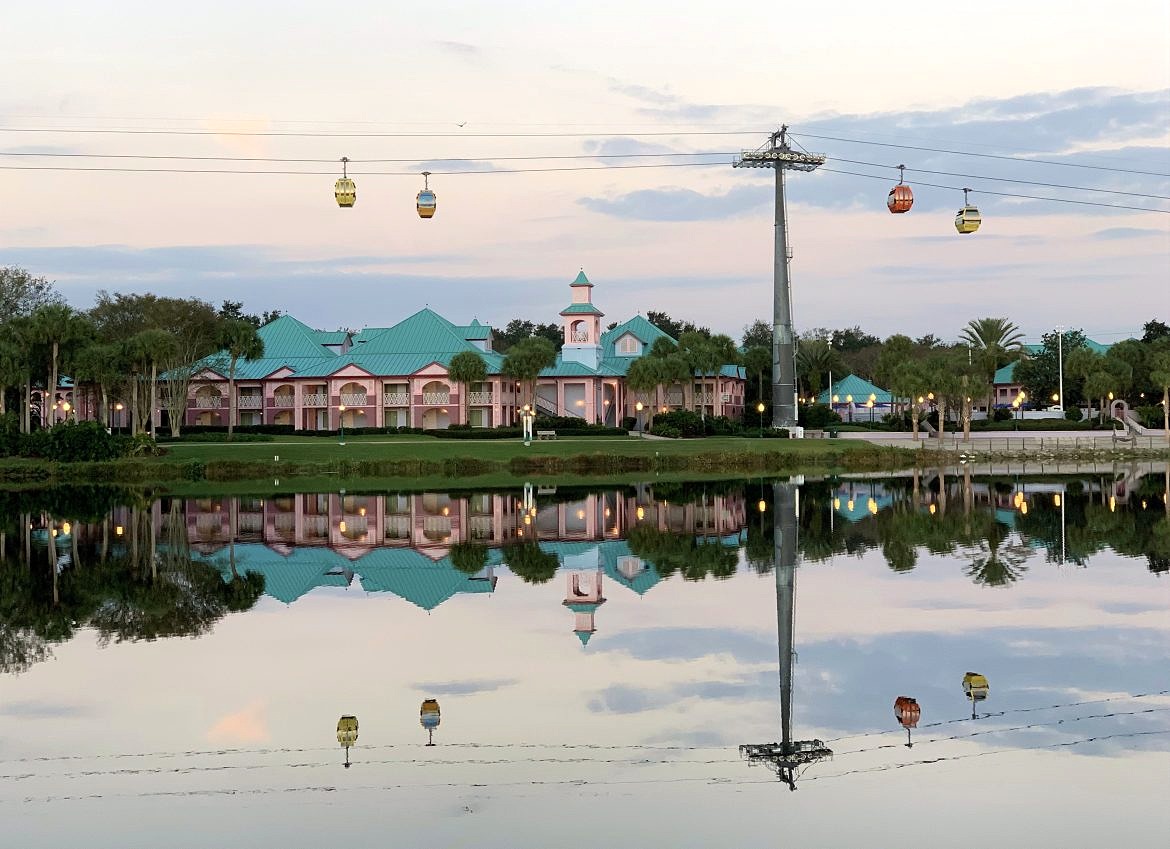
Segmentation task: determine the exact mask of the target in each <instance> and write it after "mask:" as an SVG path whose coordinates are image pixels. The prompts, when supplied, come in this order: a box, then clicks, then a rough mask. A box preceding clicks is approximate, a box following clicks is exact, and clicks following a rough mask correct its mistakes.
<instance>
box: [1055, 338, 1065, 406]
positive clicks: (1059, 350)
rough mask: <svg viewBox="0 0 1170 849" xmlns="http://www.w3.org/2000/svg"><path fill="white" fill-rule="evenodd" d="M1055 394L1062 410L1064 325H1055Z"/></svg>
mask: <svg viewBox="0 0 1170 849" xmlns="http://www.w3.org/2000/svg"><path fill="white" fill-rule="evenodd" d="M1056 375H1057V377H1056V380H1057V383H1058V386H1057V390H1056V394H1057V395H1059V396H1060V409H1062V410H1064V409H1065V406H1064V325H1063V324H1058V325H1056Z"/></svg>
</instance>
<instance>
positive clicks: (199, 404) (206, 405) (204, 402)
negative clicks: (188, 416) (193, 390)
mask: <svg viewBox="0 0 1170 849" xmlns="http://www.w3.org/2000/svg"><path fill="white" fill-rule="evenodd" d="M221 400H222V397H221V396H219V395H196V396H195V409H197V410H218V409H219V407H220V401H221Z"/></svg>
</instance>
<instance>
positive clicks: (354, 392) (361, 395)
mask: <svg viewBox="0 0 1170 849" xmlns="http://www.w3.org/2000/svg"><path fill="white" fill-rule="evenodd" d="M340 394H341V403H342V404H344V405H345V406H347V407H364V406H366V404H367V403H369V401H368V400H367V398H366V387H364V386H363V385H362V384H360V383H355V382H353V381H352V380H351V381H350V382H349V383H346V384H345V385H344V386H342V387H341V393H340Z"/></svg>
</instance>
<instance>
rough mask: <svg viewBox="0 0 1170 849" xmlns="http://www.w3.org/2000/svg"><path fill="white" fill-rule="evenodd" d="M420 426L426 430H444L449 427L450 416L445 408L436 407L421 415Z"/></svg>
mask: <svg viewBox="0 0 1170 849" xmlns="http://www.w3.org/2000/svg"><path fill="white" fill-rule="evenodd" d="M422 424H423V427H424V428H425V429H427V430H446V429H447V428H449V427H450V426H451V415H450V414H449V413H448V412H447V409H446V408H445V407H436V408H434V409H431V410H427V411H426V412H424V413H423V419H422Z"/></svg>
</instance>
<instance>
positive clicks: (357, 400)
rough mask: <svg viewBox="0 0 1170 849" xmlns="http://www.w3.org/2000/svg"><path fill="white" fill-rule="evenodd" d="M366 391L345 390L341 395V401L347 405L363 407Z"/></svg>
mask: <svg viewBox="0 0 1170 849" xmlns="http://www.w3.org/2000/svg"><path fill="white" fill-rule="evenodd" d="M366 398H367V395H366V393H364V392H362V393H361V394H359V393H357V392H346V393H345V394H344V395H342V396H341V403H342V404H345V406H347V407H364V406H366Z"/></svg>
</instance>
